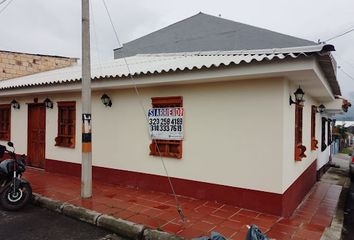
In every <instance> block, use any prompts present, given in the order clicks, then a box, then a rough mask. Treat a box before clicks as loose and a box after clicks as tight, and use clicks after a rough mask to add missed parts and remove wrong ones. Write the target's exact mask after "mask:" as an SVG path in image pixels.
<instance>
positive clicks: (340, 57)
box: [333, 52, 354, 69]
mask: <svg viewBox="0 0 354 240" xmlns="http://www.w3.org/2000/svg"><path fill="white" fill-rule="evenodd" d="M333 53H334V55H336V57H338V58H339V59H341V60H342V61H343V62H345V63H346V64H348V65H350V66H351V67H352V68H353V69H354V63H352V62H350V61H348V60H346V59H345V58H343V57H342V56H340V55H338V53H336V52H333Z"/></svg>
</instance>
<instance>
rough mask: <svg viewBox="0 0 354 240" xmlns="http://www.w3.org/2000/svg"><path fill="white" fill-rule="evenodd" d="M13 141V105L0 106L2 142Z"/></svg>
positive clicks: (0, 135)
mask: <svg viewBox="0 0 354 240" xmlns="http://www.w3.org/2000/svg"><path fill="white" fill-rule="evenodd" d="M10 139H11V104H0V140H3V141H10Z"/></svg>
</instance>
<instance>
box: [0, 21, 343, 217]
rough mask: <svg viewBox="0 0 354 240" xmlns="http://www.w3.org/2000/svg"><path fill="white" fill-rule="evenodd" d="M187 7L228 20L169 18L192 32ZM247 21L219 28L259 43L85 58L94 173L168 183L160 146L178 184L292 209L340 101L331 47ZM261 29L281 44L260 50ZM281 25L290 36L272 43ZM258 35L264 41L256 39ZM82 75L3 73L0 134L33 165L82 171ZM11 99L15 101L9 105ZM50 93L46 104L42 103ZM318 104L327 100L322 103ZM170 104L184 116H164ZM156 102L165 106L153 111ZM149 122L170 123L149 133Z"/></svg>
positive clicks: (132, 182) (244, 203)
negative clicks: (94, 61)
mask: <svg viewBox="0 0 354 240" xmlns="http://www.w3.org/2000/svg"><path fill="white" fill-rule="evenodd" d="M193 18H202V20H203V19H204V18H207V19H208V21H206V22H205V23H204V22H203V21H200V28H201V30H203V31H205V29H204V28H207V26H204V24H205V25H210V26H213V19H214V21H215V22H216V23H219V22H221V23H220V24H219V25H218V29H222V28H223V26H224V25H223V23H224V22H225V23H227V25H229V24H231V23H232V22H231V21H227V20H223V19H220V18H217V17H211V16H207V15H204V14H198V15H196V16H194V17H192V18H189V19H187V20H185V21H182V22H178V23H176V24H174V25H172V26H171V27H173V28H177V29H178V28H179V26H180V24H182V27H181V29H183V31H185V32H186V33H190V32H191V31H192V30H191V29H189V30H188V24H187V23H188V21H191V20H193ZM194 20H195V19H194ZM192 22H193V21H192ZM234 24H236V25H239V24H238V23H234ZM231 25H232V24H231ZM242 26H244V28H245V29H244V30H243V31H240V32H239V33H237V31H236V32H235V33H234V34H232V35H230V36H228V34H225V36H227V38H228V39H229V41H234V40H235V39H236V40H237V39H243V37H242V36H238V34H244V33H249V34H250V36H254V37H253V38H252V42H253V43H252V44H253V45H251V46H253V47H254V48H255V50H231V49H226V50H227V51H223V50H224V49H220V51H201V50H198V51H197V52H196V51H193V49H190V50H191V52H185V51H184V50H183V52H179V51H176V52H175V53H173V52H172V50H173V49H170V51H169V48H161V49H162V50H163V51H166V52H168V53H152V54H138V55H134V56H130V57H127V58H126V59H122V58H120V59H116V60H114V61H112V62H109V63H106V64H101V65H100V66H98V67H92V90H93V92H92V116H93V120H92V126H93V128H92V129H93V139H92V143H93V146H92V147H93V165H94V167H93V178H94V179H99V180H103V181H108V182H111V183H115V184H123V185H128V186H132V187H137V188H143V189H150V190H155V191H164V192H171V190H170V187H169V184H168V181H167V178H166V173H165V171H164V168H163V167H162V165H161V162H160V157H158V156H159V150H160V152H161V154H162V155H163V156H164V157H165V160H164V161H165V165H166V167H167V169H168V171H169V175H170V176H171V177H172V183H173V185H174V188H175V191H176V193H177V194H180V195H187V196H192V197H197V198H202V199H209V200H215V201H219V202H224V203H230V204H235V205H238V206H241V207H245V208H249V209H254V210H259V211H263V212H267V213H271V214H276V215H282V216H289V215H290V214H291V213H292V212H293V210H294V209H295V208H296V207H297V206H298V204H299V203H300V202H301V200H302V199H303V197H304V196H305V195H306V193H307V192H308V191H309V190H310V189H311V187H312V186H313V184H314V183H315V182H316V175H317V171H318V170H320V169H321V168H323V166H324V165H325V164H326V163H328V161H329V157H330V148H329V147H328V141H329V139H328V136H330V134H328V133H330V128H331V127H330V124H328V123H327V122H328V118H329V117H330V116H331V115H332V114H333V113H334V112H335V113H337V112H339V111H342V104H343V100H342V99H338V98H335V96H336V95H341V92H340V89H339V85H338V82H337V80H336V73H335V62H334V59H333V58H332V55H331V51H333V50H334V47H333V46H332V45H322V44H315V43H313V44H312V43H311V42H309V41H306V40H302V39H298V38H293V37H289V36H285V35H282V34H278V33H274V32H270V31H268V30H264V29H259V28H254V27H250V26H247V25H242ZM190 27H191V28H192V27H193V28H194V24H191V25H190ZM247 28H249V30H247ZM165 30H166V29H165ZM165 30H162V31H165ZM198 30H199V28H194V31H195V35H196V36H200V37H198V39H199V41H201V42H207V43H208V44H209V43H211V42H213V41H209V40H208V39H203V36H204V37H205V38H209V37H210V36H209V35H203V34H200V35H198V34H199V32H198ZM255 30H257V31H255ZM181 31H182V30H181ZM183 31H182V32H183ZM220 31H221V30H220ZM253 31H255V32H253ZM228 32H229V29H228V28H226V29H225V33H228ZM176 33H177V31H176ZM256 33H258V34H260V35H259V36H258V40H257V39H256V37H255V35H253V34H256ZM154 34H159V31H157V32H155V33H152V34H150V35H148V36H150V37H154V39H158V35H157V36H154ZM218 34H220V33H218ZM213 36H214V37H215V38H217V39H218V40H220V41H221V37H220V36H218V35H216V36H215V35H213ZM263 36H264V37H265V39H266V40H267V42H268V43H269V44H271V43H273V40H272V36H273V38H274V44H279V45H280V46H281V47H285V48H276V49H274V48H272V49H260V48H261V47H267V46H268V45H262V44H266V43H264V41H263V39H262V37H263ZM279 36H283V38H284V39H285V40H286V44H284V45H281V43H279V42H282V41H281V40H280V39H279ZM167 39H170V38H167ZM224 40H225V42H226V39H224ZM149 41H150V40H149ZM193 41H194V40H193ZM257 41H258V43H259V44H261V45H260V46H261V47H258V48H257V47H255V46H257ZM221 42H222V41H221ZM140 44H141V45H142V46H145V45H144V41H143V42H142V43H140ZM161 44H162V43H161ZM166 44H169V43H166ZM208 44H206V45H208ZM225 44H226V43H225ZM128 45H129V43H128V44H127V46H128ZM184 45H188V44H187V43H186V44H184ZM195 45H196V46H198V44H195ZM191 46H192V45H191ZM241 46H243V45H241ZM269 46H271V47H275V45H269ZM155 50H156V49H155ZM155 50H154V51H155ZM203 50H204V49H203ZM211 50H216V49H211ZM131 51H132V52H134V51H133V48H132V49H131ZM146 51H148V49H146ZM134 53H135V52H134ZM116 54H117V51H116ZM116 56H117V55H116ZM126 62H127V63H128V64H129V70H130V71H128V67H127V66H126V65H125V63H126ZM132 77H133V79H132ZM80 79H81V67H80V66H72V67H68V68H63V69H59V70H53V71H49V72H45V73H38V74H33V75H30V76H25V77H19V78H15V79H9V80H5V81H1V82H0V103H1V104H2V105H1V107H2V109H3V110H1V111H0V115H2V116H6V117H3V118H1V117H0V120H1V121H0V126H1V129H0V139H2V140H3V141H7V140H12V141H13V142H15V145H16V149H17V152H18V153H26V154H27V157H28V161H29V164H30V165H32V166H34V167H39V168H44V169H45V170H46V171H50V172H59V173H65V174H73V175H77V176H79V175H80V162H81V143H82V142H81V140H82V138H81V130H80V129H81V127H82V125H81V95H80V89H81V82H80ZM299 86H300V87H301V89H302V90H303V91H304V92H305V94H304V99H305V102H304V103H303V104H302V103H301V102H298V103H296V104H290V102H289V96H291V97H292V99H293V100H294V94H293V93H294V92H295V91H296V90H297V89H299ZM135 88H137V89H138V92H139V94H137V92H136V89H135ZM107 97H109V98H110V99H108V98H107ZM14 98H15V100H16V101H17V102H18V103H19V104H20V106H21V107H20V108H19V109H13V108H10V105H9V103H10V102H11V101H12V100H13V99H14ZM101 98H106V99H105V100H107V101H106V104H107V106H110V104H109V100H110V101H111V106H110V107H107V106H104V105H103V104H102V102H101ZM49 100H50V101H51V102H53V103H54V107H53V108H45V105H44V102H47V103H48V102H49ZM321 104H324V105H325V106H326V107H327V109H326V110H325V111H324V112H322V113H318V109H319V108H318V106H319V105H321ZM169 107H171V108H173V109H168V110H167V108H169ZM157 108H158V109H159V108H164V109H163V110H157ZM143 109H144V110H143ZM148 109H152V110H151V111H149V114H148ZM177 112H178V113H179V114H180V115H182V112H184V117H183V118H181V117H179V118H178V117H177V118H173V117H167V115H168V114H171V115H173V114H174V113H177ZM159 113H161V114H162V115H166V117H164V118H158V117H156V115H158V114H159ZM167 113H168V114H167ZM177 115H178V114H177ZM324 118H325V119H324ZM149 119H150V120H151V121H148V120H149ZM154 119H158V120H154ZM167 119H169V120H167ZM182 121H183V123H184V124H183V127H182V126H181V125H179V124H180V123H181V122H182ZM149 123H150V124H151V125H150V127H151V128H153V129H155V130H156V129H157V128H159V130H167V132H168V134H165V133H163V132H162V131H160V132H158V133H156V132H154V133H153V134H152V133H149V131H148V128H149ZM157 123H158V124H157ZM166 126H168V127H166ZM182 129H183V132H181V131H180V130H182ZM158 134H160V135H159V136H160V138H159V139H158V140H156V141H152V140H151V136H155V135H158ZM181 136H182V139H180V137H181ZM256 136H257V137H256ZM2 143H4V142H2Z"/></svg>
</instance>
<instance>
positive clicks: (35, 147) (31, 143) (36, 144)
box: [27, 104, 45, 168]
mask: <svg viewBox="0 0 354 240" xmlns="http://www.w3.org/2000/svg"><path fill="white" fill-rule="evenodd" d="M27 142H28V143H27V161H28V164H29V165H30V166H32V167H38V168H44V163H45V107H44V104H29V105H28V141H27Z"/></svg>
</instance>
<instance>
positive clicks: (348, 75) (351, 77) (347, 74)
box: [338, 66, 354, 80]
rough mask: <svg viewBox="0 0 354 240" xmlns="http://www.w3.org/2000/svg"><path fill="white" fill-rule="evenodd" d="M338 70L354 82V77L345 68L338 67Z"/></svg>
mask: <svg viewBox="0 0 354 240" xmlns="http://www.w3.org/2000/svg"><path fill="white" fill-rule="evenodd" d="M338 69H339V70H341V71H342V73H344V74H345V75H346V76H347V77H348V78H350V79H352V80H354V77H353V76H351V75H350V74H349V73H347V72H346V71H344V70H343V68H342V67H341V66H338Z"/></svg>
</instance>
